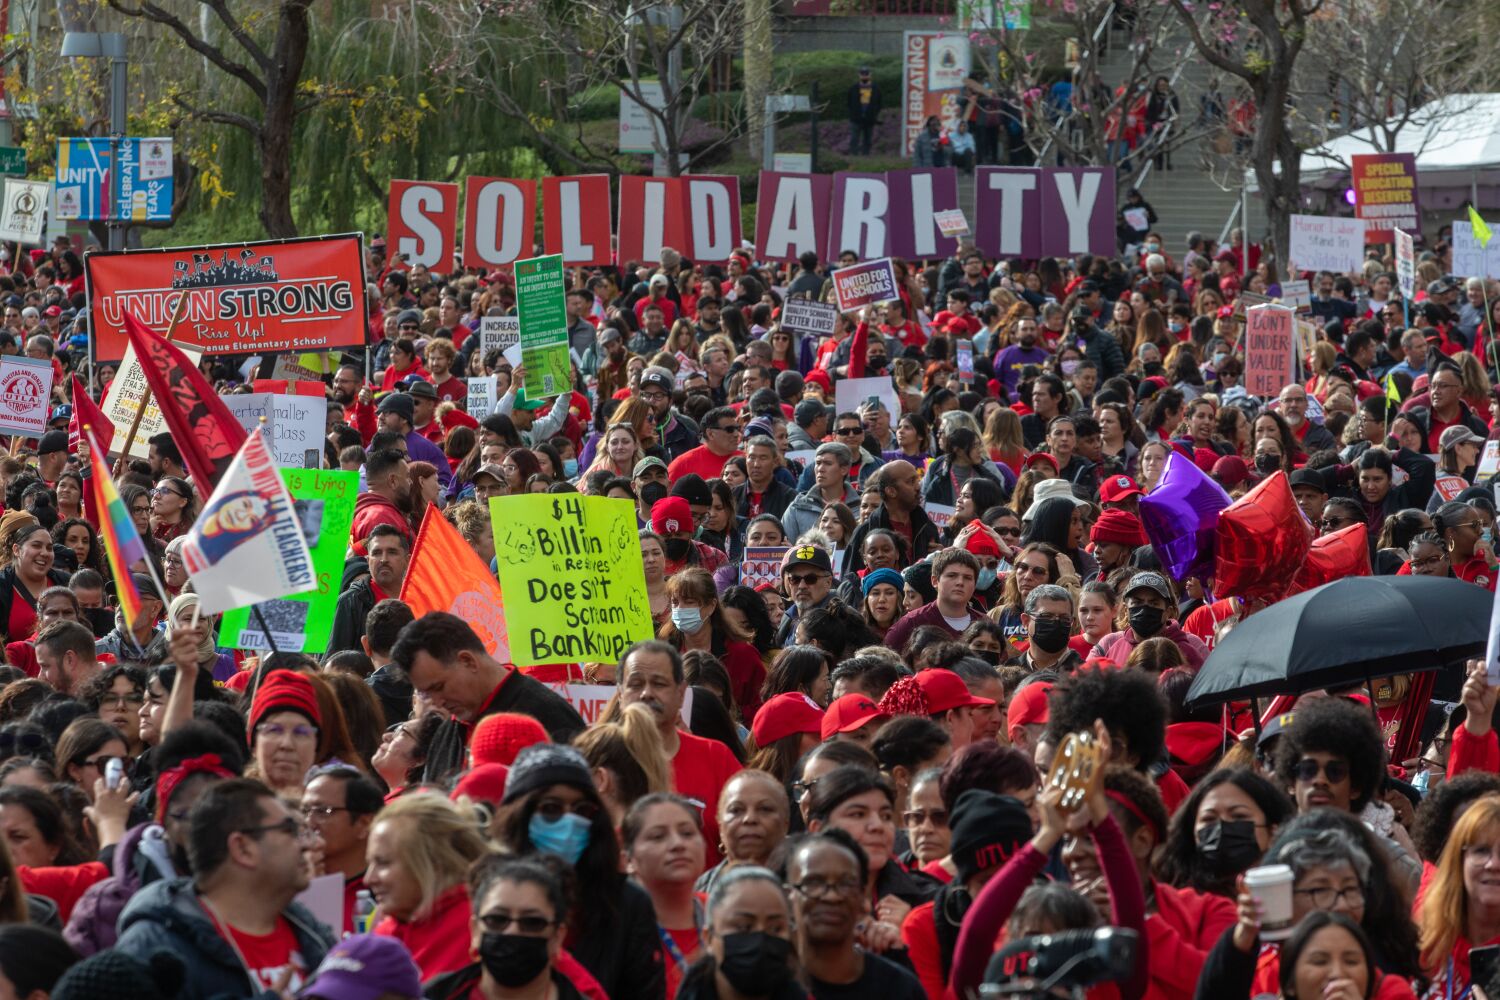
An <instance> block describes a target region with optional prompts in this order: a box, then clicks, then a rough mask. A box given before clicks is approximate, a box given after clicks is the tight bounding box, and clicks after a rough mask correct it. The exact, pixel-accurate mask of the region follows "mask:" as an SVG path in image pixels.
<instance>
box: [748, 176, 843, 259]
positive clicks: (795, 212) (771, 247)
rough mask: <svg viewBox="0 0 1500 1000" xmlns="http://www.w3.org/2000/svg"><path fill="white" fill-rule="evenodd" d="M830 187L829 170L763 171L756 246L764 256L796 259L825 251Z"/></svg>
mask: <svg viewBox="0 0 1500 1000" xmlns="http://www.w3.org/2000/svg"><path fill="white" fill-rule="evenodd" d="M831 187H832V178H830V177H829V176H828V175H827V174H792V173H784V172H776V171H771V170H763V171H761V175H760V194H759V197H758V199H757V200H756V202H755V247H756V251H757V252H758V253H759V255H760V257H761V258H762V259H764V260H777V261H794V260H796V259H797V257H798V255H800V254H804V253H807V252H808V251H812V252H813V253H816V254H820V255H821V254H822V250H823V244H824V242H825V241H826V240H827V239H828V196H829V189H830V188H831Z"/></svg>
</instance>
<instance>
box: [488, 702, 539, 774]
mask: <svg viewBox="0 0 1500 1000" xmlns="http://www.w3.org/2000/svg"><path fill="white" fill-rule="evenodd" d="M549 740H550V737H548V735H547V730H546V729H544V728H543V727H542V724H541V723H540V722H538V721H536V720H535V719H533V718H532V717H531V716H529V715H521V714H519V713H516V712H496V713H495V714H494V715H487V716H485V717H484V718H483V719H480V720H479V724H478V725H476V726H475V727H474V734H473V735H472V736H470V737H469V759H470V760H471V761H473V762H474V766H475V767H478V766H479V765H480V764H504V765H505V766H506V767H509V766H510V765H511V764H512V763H513V762H514V761H515V759H516V754H518V753H520V752H521V751H522V750H524V749H526V748H527V747H529V746H531V745H532V744H533V743H547V742H549Z"/></svg>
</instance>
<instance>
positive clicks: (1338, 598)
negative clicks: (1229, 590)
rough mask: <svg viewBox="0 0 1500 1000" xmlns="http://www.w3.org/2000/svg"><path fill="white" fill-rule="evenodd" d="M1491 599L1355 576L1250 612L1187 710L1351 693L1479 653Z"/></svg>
mask: <svg viewBox="0 0 1500 1000" xmlns="http://www.w3.org/2000/svg"><path fill="white" fill-rule="evenodd" d="M1494 602H1495V595H1494V594H1492V593H1490V592H1489V591H1488V590H1486V589H1485V588H1483V587H1478V586H1475V585H1474V584H1472V583H1464V582H1463V581H1462V580H1454V579H1445V578H1442V577H1433V576H1355V577H1346V578H1344V579H1342V580H1335V581H1334V582H1332V583H1327V584H1324V585H1323V586H1321V587H1316V588H1314V589H1312V590H1308V591H1304V592H1302V593H1300V594H1297V595H1296V596H1295V597H1289V598H1287V599H1286V600H1284V601H1279V602H1277V603H1276V604H1273V605H1271V606H1270V607H1268V608H1266V609H1265V610H1264V611H1259V612H1257V613H1256V614H1253V615H1251V616H1250V617H1249V618H1246V619H1245V620H1244V621H1242V622H1240V623H1239V624H1238V625H1236V626H1235V627H1234V629H1233V630H1231V631H1230V633H1229V634H1228V635H1227V636H1225V637H1224V641H1223V642H1221V643H1219V645H1218V646H1216V647H1215V648H1214V651H1213V652H1212V653H1210V654H1209V655H1208V659H1207V660H1206V661H1204V664H1203V669H1201V670H1199V671H1198V676H1197V677H1196V678H1194V679H1193V686H1192V687H1191V688H1189V689H1188V694H1187V703H1188V705H1189V706H1197V705H1211V704H1215V703H1218V702H1222V701H1229V700H1231V699H1241V698H1250V697H1255V696H1258V695H1270V694H1301V693H1302V692H1304V691H1312V690H1315V689H1317V688H1326V687H1335V688H1336V687H1347V686H1348V685H1350V684H1358V683H1360V682H1362V681H1366V680H1371V679H1374V678H1377V677H1389V676H1391V675H1393V674H1408V673H1416V672H1419V671H1423V670H1440V669H1442V668H1443V667H1446V666H1449V665H1450V664H1453V663H1457V662H1461V661H1463V660H1466V659H1469V658H1472V657H1477V656H1482V655H1484V650H1485V644H1486V642H1487V640H1488V637H1489V627H1490V608H1491V606H1492V605H1493V604H1494Z"/></svg>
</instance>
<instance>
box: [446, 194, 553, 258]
mask: <svg viewBox="0 0 1500 1000" xmlns="http://www.w3.org/2000/svg"><path fill="white" fill-rule="evenodd" d="M535 241H536V181H526V180H511V179H510V178H507V177H470V178H469V179H468V181H467V182H466V183H465V184H464V264H465V265H466V266H468V267H478V266H481V265H483V266H484V267H502V266H504V265H507V264H512V263H514V262H515V261H517V260H519V259H521V258H523V257H531V256H534V255H535V253H536V246H535Z"/></svg>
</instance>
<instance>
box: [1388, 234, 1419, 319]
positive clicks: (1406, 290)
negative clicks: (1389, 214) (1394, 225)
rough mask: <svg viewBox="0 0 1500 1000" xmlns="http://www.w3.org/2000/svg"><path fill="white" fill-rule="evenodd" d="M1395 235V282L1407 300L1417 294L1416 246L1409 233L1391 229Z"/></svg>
mask: <svg viewBox="0 0 1500 1000" xmlns="http://www.w3.org/2000/svg"><path fill="white" fill-rule="evenodd" d="M1391 232H1392V233H1394V234H1395V237H1396V284H1397V285H1399V286H1400V288H1401V296H1402V297H1403V298H1405V299H1406V300H1407V301H1408V302H1410V301H1411V300H1412V298H1413V297H1414V296H1415V295H1416V294H1417V247H1416V241H1415V240H1413V239H1412V236H1411V233H1408V232H1404V231H1402V230H1400V229H1393V230H1391Z"/></svg>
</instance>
